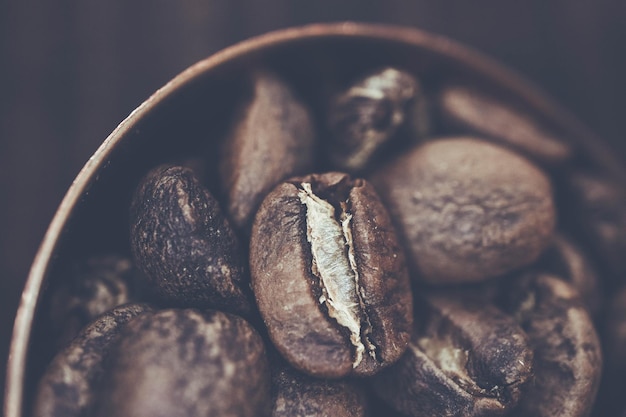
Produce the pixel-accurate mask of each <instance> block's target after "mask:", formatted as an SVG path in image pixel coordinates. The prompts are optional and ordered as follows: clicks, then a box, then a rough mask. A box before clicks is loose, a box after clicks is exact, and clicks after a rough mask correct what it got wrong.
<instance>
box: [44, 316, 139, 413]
mask: <svg viewBox="0 0 626 417" xmlns="http://www.w3.org/2000/svg"><path fill="white" fill-rule="evenodd" d="M150 310H151V309H150V307H148V306H147V305H145V304H126V305H124V306H121V307H118V308H115V309H113V310H111V311H109V312H106V313H104V314H103V315H101V316H100V317H98V318H97V319H96V320H95V321H93V322H92V323H90V324H89V325H88V326H87V327H86V328H84V329H83V330H82V331H81V332H80V333H79V335H78V336H77V337H76V339H74V340H73V341H72V343H71V344H70V345H69V346H67V347H66V348H65V349H63V350H62V351H61V352H59V353H58V354H57V355H56V356H55V358H54V359H53V360H52V362H51V363H50V365H49V366H48V368H47V370H46V372H45V374H44V376H43V377H42V378H41V380H40V381H39V386H38V388H37V394H36V398H35V407H34V411H33V416H34V417H74V416H75V417H82V416H86V415H91V412H92V411H93V410H92V407H93V404H94V401H95V398H96V396H97V393H98V391H99V387H100V381H101V379H102V377H103V375H104V373H105V370H106V368H105V366H104V365H103V362H104V358H105V357H106V355H108V353H109V351H110V350H111V346H113V345H114V344H115V342H116V341H117V339H118V338H119V335H120V333H121V329H122V328H123V327H124V326H125V325H126V324H127V323H128V322H130V321H131V320H133V319H134V318H136V317H137V316H139V315H142V314H144V313H146V312H149V311H150Z"/></svg>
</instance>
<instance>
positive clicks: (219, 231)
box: [130, 165, 251, 313]
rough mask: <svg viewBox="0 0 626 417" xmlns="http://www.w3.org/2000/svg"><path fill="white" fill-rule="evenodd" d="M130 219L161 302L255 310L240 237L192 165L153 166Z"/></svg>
mask: <svg viewBox="0 0 626 417" xmlns="http://www.w3.org/2000/svg"><path fill="white" fill-rule="evenodd" d="M130 224H131V231H130V238H131V248H132V251H133V256H134V259H135V262H136V264H137V266H138V267H139V268H140V269H141V270H142V271H143V272H144V274H145V278H146V279H147V280H148V282H147V285H148V286H150V287H151V288H152V289H153V291H154V292H155V293H156V294H157V296H158V297H159V298H160V300H161V302H163V303H165V304H170V305H175V306H192V307H214V308H221V309H224V310H226V311H232V312H242V313H246V312H249V311H250V309H251V303H250V301H249V299H248V296H247V295H246V294H247V292H246V288H247V286H248V282H247V277H246V274H245V272H244V257H243V256H242V254H241V252H240V249H239V243H238V241H237V238H236V236H235V234H234V232H233V230H232V229H231V227H230V225H229V224H228V221H227V220H226V218H225V217H224V216H223V215H222V212H221V210H220V207H219V205H218V202H217V201H216V200H215V199H214V198H213V196H212V195H211V194H210V193H209V192H208V191H207V190H206V189H205V188H204V187H203V186H202V184H200V182H199V181H198V180H197V179H196V177H195V176H194V174H193V172H192V171H191V170H190V169H188V168H182V167H176V166H168V165H164V166H160V167H157V168H155V169H153V170H152V171H150V173H148V175H147V176H146V177H145V178H144V180H143V181H142V183H141V185H140V186H139V188H138V190H137V191H136V193H135V195H134V197H133V202H132V206H131V215H130Z"/></svg>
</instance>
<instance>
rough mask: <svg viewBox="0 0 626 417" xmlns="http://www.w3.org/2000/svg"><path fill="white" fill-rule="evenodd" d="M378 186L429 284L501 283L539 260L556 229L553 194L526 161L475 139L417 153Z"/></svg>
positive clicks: (383, 174) (395, 165) (383, 175)
mask: <svg viewBox="0 0 626 417" xmlns="http://www.w3.org/2000/svg"><path fill="white" fill-rule="evenodd" d="M373 183H374V185H375V186H376V188H377V190H378V192H379V193H380V195H381V198H382V199H383V201H385V202H386V203H387V207H388V208H389V211H390V213H391V215H392V218H393V219H394V220H395V221H396V222H397V224H398V229H399V233H400V237H401V238H402V239H403V241H404V242H405V244H406V245H405V246H406V248H407V251H408V260H409V266H410V267H411V268H412V269H413V271H416V272H417V273H418V278H419V279H421V280H423V281H425V282H428V283H431V284H443V283H460V282H469V281H480V280H484V279H487V278H491V277H495V276H498V275H501V274H504V273H507V272H510V271H512V270H514V269H516V268H519V267H522V266H524V265H528V264H530V263H532V262H533V261H535V260H536V259H537V258H538V257H539V255H540V254H541V253H542V252H543V250H544V249H545V248H546V247H547V246H548V244H549V243H550V241H551V237H552V233H553V230H554V225H555V207H554V202H553V198H552V187H551V184H550V180H549V179H548V178H547V177H546V175H545V174H544V173H543V172H541V171H540V170H539V169H537V168H536V167H535V166H534V165H532V164H531V163H529V162H528V161H527V160H526V159H524V158H522V157H520V156H518V155H516V154H514V153H512V152H510V151H508V150H506V149H504V148H501V147H499V146H496V145H493V144H490V143H488V142H484V141H481V140H478V139H474V138H465V137H458V138H447V139H441V140H436V141H432V142H428V143H424V144H423V145H421V146H419V147H416V148H415V149H414V150H413V151H411V152H410V153H408V154H406V155H404V156H402V157H401V158H398V160H396V161H393V162H392V163H391V164H389V165H388V166H386V167H384V168H382V169H381V171H379V172H378V173H376V174H375V176H374V177H373Z"/></svg>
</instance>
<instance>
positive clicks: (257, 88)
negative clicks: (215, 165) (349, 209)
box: [220, 71, 315, 229]
mask: <svg viewBox="0 0 626 417" xmlns="http://www.w3.org/2000/svg"><path fill="white" fill-rule="evenodd" d="M251 83H252V90H253V91H252V96H251V97H250V98H249V100H248V102H247V103H246V104H245V105H244V106H243V108H242V109H241V111H240V112H239V114H238V115H237V118H236V122H235V125H234V127H233V129H232V132H231V133H230V134H229V135H228V138H227V140H226V142H225V143H224V148H223V150H222V152H223V157H222V158H221V167H220V168H221V177H222V185H223V189H224V190H225V191H226V193H227V195H228V213H229V214H230V217H231V219H232V221H233V224H234V225H235V226H236V227H237V228H239V229H242V228H243V229H246V228H248V227H249V226H250V223H252V219H253V217H254V213H255V212H256V210H257V208H258V206H259V204H261V201H262V200H263V197H264V196H265V195H266V194H267V193H269V192H270V191H271V190H272V188H274V187H275V186H276V185H277V184H278V183H279V182H281V181H283V180H284V179H286V178H288V177H291V176H294V175H301V174H305V173H306V172H310V171H311V168H312V164H313V159H314V151H313V145H314V140H315V132H314V126H313V120H312V116H311V114H310V111H309V109H308V108H307V107H306V105H305V104H304V103H302V102H301V101H300V100H299V99H298V98H297V97H296V95H295V94H294V92H293V91H292V90H291V89H290V87H289V86H288V85H287V84H285V83H284V82H283V81H281V80H280V79H279V78H278V77H277V76H276V75H275V74H272V73H271V72H268V71H257V72H255V73H254V74H253V75H252V80H251Z"/></svg>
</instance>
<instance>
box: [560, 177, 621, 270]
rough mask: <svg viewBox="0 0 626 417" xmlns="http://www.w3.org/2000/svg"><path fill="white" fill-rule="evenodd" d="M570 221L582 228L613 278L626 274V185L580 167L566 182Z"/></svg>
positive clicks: (577, 227) (576, 228)
mask: <svg viewBox="0 0 626 417" xmlns="http://www.w3.org/2000/svg"><path fill="white" fill-rule="evenodd" d="M564 194H565V195H566V197H565V201H564V202H563V205H564V206H566V207H567V209H568V210H567V220H568V225H569V226H570V227H571V228H572V229H573V230H578V231H581V232H582V234H583V235H584V236H585V237H586V239H587V240H588V243H589V245H588V247H589V249H590V250H592V251H593V253H594V255H595V256H596V257H597V258H598V259H599V260H601V262H602V264H601V266H602V267H603V268H604V269H605V270H606V271H607V272H608V273H609V274H610V275H612V276H611V277H610V278H611V279H612V280H615V279H618V278H619V279H621V277H624V276H626V257H625V256H624V254H625V253H626V188H624V186H623V185H622V184H619V183H617V182H615V181H613V180H611V179H610V178H606V177H603V176H600V175H596V174H592V173H586V172H583V171H579V172H576V173H574V174H573V175H571V176H570V177H569V179H568V181H567V183H566V184H565V190H564Z"/></svg>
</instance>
